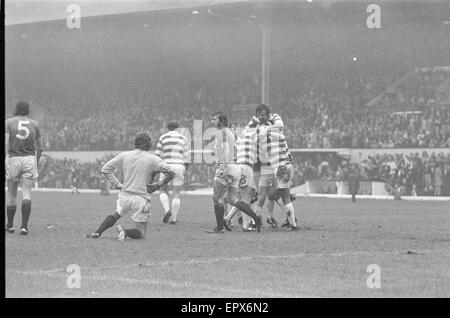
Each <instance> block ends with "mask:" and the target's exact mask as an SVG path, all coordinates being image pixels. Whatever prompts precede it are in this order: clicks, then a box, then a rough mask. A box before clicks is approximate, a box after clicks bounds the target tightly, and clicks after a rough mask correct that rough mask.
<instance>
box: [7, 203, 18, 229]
mask: <svg viewBox="0 0 450 318" xmlns="http://www.w3.org/2000/svg"><path fill="white" fill-rule="evenodd" d="M6 214H7V216H8V228H11V227H13V224H14V215H15V214H16V206H15V205H8V206H7V207H6Z"/></svg>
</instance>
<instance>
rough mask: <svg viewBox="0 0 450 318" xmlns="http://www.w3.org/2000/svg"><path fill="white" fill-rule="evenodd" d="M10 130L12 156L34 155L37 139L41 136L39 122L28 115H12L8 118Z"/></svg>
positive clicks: (10, 153) (7, 123) (9, 152)
mask: <svg viewBox="0 0 450 318" xmlns="http://www.w3.org/2000/svg"><path fill="white" fill-rule="evenodd" d="M6 129H7V131H8V132H9V149H8V155H9V156H10V157H17V156H33V155H35V154H36V153H35V151H36V141H37V139H38V138H40V134H41V133H40V130H39V123H38V122H37V121H36V120H33V119H31V118H28V117H20V116H19V117H12V118H8V119H7V120H6Z"/></svg>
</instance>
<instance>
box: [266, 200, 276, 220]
mask: <svg viewBox="0 0 450 318" xmlns="http://www.w3.org/2000/svg"><path fill="white" fill-rule="evenodd" d="M274 208H275V201H269V202H267V213H268V214H269V218H273V209H274Z"/></svg>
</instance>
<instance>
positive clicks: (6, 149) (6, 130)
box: [5, 120, 9, 157]
mask: <svg viewBox="0 0 450 318" xmlns="http://www.w3.org/2000/svg"><path fill="white" fill-rule="evenodd" d="M8 150H9V128H8V120H5V157H8Z"/></svg>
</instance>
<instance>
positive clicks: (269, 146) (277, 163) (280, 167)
mask: <svg viewBox="0 0 450 318" xmlns="http://www.w3.org/2000/svg"><path fill="white" fill-rule="evenodd" d="M260 134H261V136H260V138H259V140H260V141H261V146H260V147H261V148H265V149H266V153H267V156H268V158H269V161H270V166H271V167H272V169H273V170H274V173H275V187H274V188H275V191H274V192H275V193H271V194H270V195H271V197H272V198H273V200H277V199H278V198H281V200H282V202H281V205H280V206H281V208H282V209H283V210H284V211H285V212H286V216H287V222H285V223H287V224H286V228H287V229H288V230H297V219H296V218H295V212H294V206H293V204H292V200H291V194H290V185H291V179H292V174H293V171H294V166H293V165H292V155H291V154H290V152H289V148H288V146H287V142H286V137H285V136H284V135H283V133H281V132H277V131H268V132H264V131H262V132H260Z"/></svg>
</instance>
